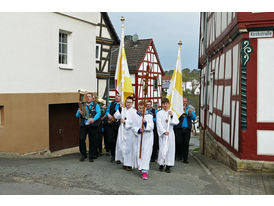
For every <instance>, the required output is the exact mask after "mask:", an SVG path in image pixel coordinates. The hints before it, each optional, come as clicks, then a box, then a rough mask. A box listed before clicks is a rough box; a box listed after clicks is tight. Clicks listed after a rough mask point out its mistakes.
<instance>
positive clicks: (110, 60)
mask: <svg viewBox="0 0 274 206" xmlns="http://www.w3.org/2000/svg"><path fill="white" fill-rule="evenodd" d="M111 50H112V46H110V52H109V55H110V57H109V61H108V74H109V76H108V79H107V96H106V106H108V104H109V82H110V66H111V62H112V52H111Z"/></svg>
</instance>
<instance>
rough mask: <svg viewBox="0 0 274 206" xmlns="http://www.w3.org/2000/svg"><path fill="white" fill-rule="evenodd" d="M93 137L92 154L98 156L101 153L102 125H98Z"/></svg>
mask: <svg viewBox="0 0 274 206" xmlns="http://www.w3.org/2000/svg"><path fill="white" fill-rule="evenodd" d="M96 129H97V131H96V135H95V139H94V156H95V157H98V156H99V154H100V153H102V138H103V137H102V136H103V134H102V127H101V126H98V127H97V128H96Z"/></svg>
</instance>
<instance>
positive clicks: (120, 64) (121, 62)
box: [115, 21, 133, 102]
mask: <svg viewBox="0 0 274 206" xmlns="http://www.w3.org/2000/svg"><path fill="white" fill-rule="evenodd" d="M124 28H125V26H124V21H122V37H121V43H120V48H119V55H118V59H117V66H116V71H115V80H116V81H117V83H116V90H117V91H118V92H119V94H120V95H121V97H122V98H123V99H122V101H123V102H125V99H126V98H127V97H128V96H131V95H132V94H133V88H132V83H131V79H130V75H129V71H128V64H127V58H126V52H125V43H124V36H125V35H124Z"/></svg>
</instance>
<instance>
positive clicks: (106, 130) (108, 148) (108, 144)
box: [102, 125, 110, 152]
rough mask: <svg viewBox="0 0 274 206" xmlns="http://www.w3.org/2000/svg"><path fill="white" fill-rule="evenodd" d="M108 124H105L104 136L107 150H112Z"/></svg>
mask: <svg viewBox="0 0 274 206" xmlns="http://www.w3.org/2000/svg"><path fill="white" fill-rule="evenodd" d="M108 127H109V126H108V125H104V133H103V134H102V135H103V136H104V145H105V149H106V152H109V151H110V139H109V132H108Z"/></svg>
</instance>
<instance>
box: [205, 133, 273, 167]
mask: <svg viewBox="0 0 274 206" xmlns="http://www.w3.org/2000/svg"><path fill="white" fill-rule="evenodd" d="M203 135H204V131H201V138H200V139H201V144H200V145H201V152H203V151H204V155H205V156H207V157H209V158H212V159H215V160H218V161H220V162H222V163H224V164H225V165H227V166H229V167H230V168H232V169H233V170H235V171H240V172H245V171H256V172H274V162H270V161H254V160H243V159H239V158H238V157H236V156H235V155H234V154H233V153H232V152H230V151H229V150H228V149H227V148H226V147H225V146H223V145H222V144H221V143H219V142H218V141H216V140H215V139H214V137H213V136H212V135H211V134H210V133H209V132H208V131H205V139H204V141H205V143H204V148H202V147H203V144H202V143H203Z"/></svg>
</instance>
